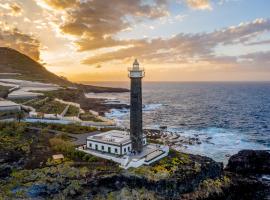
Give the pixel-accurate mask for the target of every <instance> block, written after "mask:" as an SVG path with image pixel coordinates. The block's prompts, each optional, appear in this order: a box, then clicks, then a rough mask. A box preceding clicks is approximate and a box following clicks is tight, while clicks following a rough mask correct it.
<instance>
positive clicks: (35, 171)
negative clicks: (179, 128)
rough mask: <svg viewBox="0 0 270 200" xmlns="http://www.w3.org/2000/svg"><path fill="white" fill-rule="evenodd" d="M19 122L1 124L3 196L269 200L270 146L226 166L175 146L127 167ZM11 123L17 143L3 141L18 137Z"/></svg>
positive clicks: (0, 181) (238, 156) (242, 154)
mask: <svg viewBox="0 0 270 200" xmlns="http://www.w3.org/2000/svg"><path fill="white" fill-rule="evenodd" d="M21 126H22V125H20V128H19V129H20V130H19V131H18V125H16V124H15V125H13V126H12V125H11V124H9V126H8V127H9V128H6V127H5V126H4V125H3V127H2V130H4V131H3V132H2V134H3V135H4V137H3V138H2V139H1V140H0V145H1V153H0V155H1V160H0V175H1V179H0V197H1V198H2V199H18V198H24V199H67V198H72V199H95V200H96V199H104V200H105V199H149V200H155V199H160V200H165V199H166V200H167V199H172V200H176V199H181V200H212V199H221V200H222V199H224V200H227V199H237V200H249V199H250V200H257V199H260V200H261V199H262V200H264V199H265V200H267V199H269V195H270V191H269V188H270V187H269V180H268V181H267V178H264V177H265V176H266V177H267V175H268V176H269V174H270V168H269V162H270V153H269V152H267V151H254V150H243V151H240V152H239V153H238V154H235V155H233V156H232V157H231V158H230V159H229V162H228V165H227V166H226V167H225V168H224V166H223V164H222V163H219V162H216V161H214V160H212V159H211V158H208V157H205V156H199V155H192V154H187V153H182V152H177V151H175V150H171V151H170V153H169V155H168V156H167V157H165V158H163V159H161V160H160V161H158V162H156V163H153V164H152V165H150V166H141V167H139V168H130V169H128V170H124V169H121V168H119V167H118V165H117V164H115V163H113V162H110V161H107V160H103V159H100V158H96V157H94V156H90V155H85V154H84V153H82V152H77V151H76V150H74V149H73V147H72V146H69V145H70V143H69V142H66V143H65V142H64V139H63V138H65V137H64V136H63V135H62V136H59V135H58V136H55V135H53V134H50V133H46V131H45V130H43V131H34V130H31V131H29V130H28V129H27V128H26V127H21ZM25 126H27V125H25ZM12 128H14V130H17V133H16V134H18V135H19V139H20V140H18V141H20V142H17V144H13V145H12V144H11V143H4V141H12V140H14V141H15V140H17V139H18V137H17V136H16V137H15V136H14V134H11V132H12V130H11V129H12ZM10 131H11V132H10ZM60 141H61V142H60ZM55 153H63V154H64V156H65V159H64V160H62V161H53V160H52V159H51V155H53V154H55Z"/></svg>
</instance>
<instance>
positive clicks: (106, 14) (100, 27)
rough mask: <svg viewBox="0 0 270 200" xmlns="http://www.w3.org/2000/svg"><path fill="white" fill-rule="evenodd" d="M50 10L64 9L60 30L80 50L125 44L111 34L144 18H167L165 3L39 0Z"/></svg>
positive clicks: (157, 0)
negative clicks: (75, 39)
mask: <svg viewBox="0 0 270 200" xmlns="http://www.w3.org/2000/svg"><path fill="white" fill-rule="evenodd" d="M43 1H44V2H45V3H47V5H49V6H51V7H53V8H57V9H59V8H62V9H64V8H66V9H64V10H63V11H64V12H65V15H64V17H63V18H64V20H63V23H62V24H61V25H60V29H61V31H62V32H63V33H64V34H70V35H73V36H75V37H77V38H78V39H77V41H76V42H75V43H76V45H77V46H78V49H79V50H80V51H86V50H93V49H97V48H106V47H115V46H119V45H123V44H127V43H128V42H129V41H119V40H117V39H116V38H115V35H116V34H118V33H119V32H121V31H123V30H127V29H129V28H130V26H131V25H132V24H133V23H136V22H140V21H142V20H143V19H145V18H148V19H157V18H160V17H164V16H167V15H168V10H167V0H153V1H151V2H150V1H149V2H150V3H146V2H145V1H143V0H132V1H123V0H114V1H113V4H112V3H111V2H110V3H108V1H107V0H91V1H80V2H78V1H72V2H73V3H71V4H68V5H67V4H66V2H71V1H67V0H66V1H64V0H43Z"/></svg>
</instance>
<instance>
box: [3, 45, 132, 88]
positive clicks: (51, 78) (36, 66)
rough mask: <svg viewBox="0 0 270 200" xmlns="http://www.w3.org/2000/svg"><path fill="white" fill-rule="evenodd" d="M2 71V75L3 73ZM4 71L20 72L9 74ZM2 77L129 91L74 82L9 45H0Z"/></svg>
mask: <svg viewBox="0 0 270 200" xmlns="http://www.w3.org/2000/svg"><path fill="white" fill-rule="evenodd" d="M1 73H2V75H1ZM4 73H18V75H16V76H14V75H8V74H4ZM0 78H15V79H23V80H29V81H39V82H45V83H55V84H58V85H61V86H74V87H77V88H78V89H81V90H82V91H84V92H127V91H128V90H127V89H122V88H109V87H98V86H90V85H83V84H77V83H72V82H70V81H68V80H67V79H65V78H62V77H59V76H57V75H55V74H54V73H52V72H49V71H48V70H47V69H46V68H45V67H44V66H42V65H41V64H40V63H38V62H36V61H34V60H33V59H31V58H30V57H28V56H26V55H24V54H22V53H20V52H18V51H16V50H14V49H11V48H7V47H0Z"/></svg>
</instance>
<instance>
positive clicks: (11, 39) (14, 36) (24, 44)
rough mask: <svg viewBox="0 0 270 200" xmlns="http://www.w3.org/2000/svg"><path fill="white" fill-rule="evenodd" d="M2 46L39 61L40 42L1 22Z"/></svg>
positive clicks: (0, 43)
mask: <svg viewBox="0 0 270 200" xmlns="http://www.w3.org/2000/svg"><path fill="white" fill-rule="evenodd" d="M0 25H1V27H2V29H0V46H5V47H10V48H13V49H16V50H18V51H21V52H23V53H24V54H26V55H28V56H30V57H31V58H33V59H34V60H39V55H40V52H39V48H40V42H39V41H38V40H37V39H35V38H34V37H33V36H31V35H27V34H24V33H22V32H20V31H19V30H18V29H16V28H10V27H8V26H7V25H6V24H3V23H1V22H0Z"/></svg>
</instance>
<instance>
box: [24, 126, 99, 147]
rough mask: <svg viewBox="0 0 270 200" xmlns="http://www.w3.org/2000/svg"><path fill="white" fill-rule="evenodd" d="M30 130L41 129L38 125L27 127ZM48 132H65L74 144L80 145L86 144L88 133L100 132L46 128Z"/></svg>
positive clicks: (95, 132)
mask: <svg viewBox="0 0 270 200" xmlns="http://www.w3.org/2000/svg"><path fill="white" fill-rule="evenodd" d="M27 128H28V129H30V130H34V131H41V130H42V128H38V127H32V126H30V127H27ZM46 130H47V131H48V132H49V133H53V134H55V135H58V134H66V135H68V136H69V137H71V138H73V139H74V140H73V141H72V143H73V144H75V145H76V146H80V145H84V144H86V138H87V137H88V136H89V135H96V134H99V133H101V131H93V132H90V133H82V134H73V133H67V132H63V131H57V130H52V129H46Z"/></svg>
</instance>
